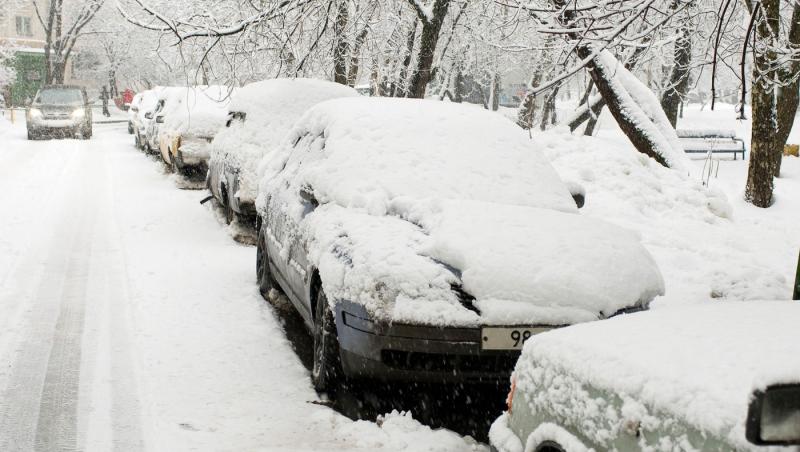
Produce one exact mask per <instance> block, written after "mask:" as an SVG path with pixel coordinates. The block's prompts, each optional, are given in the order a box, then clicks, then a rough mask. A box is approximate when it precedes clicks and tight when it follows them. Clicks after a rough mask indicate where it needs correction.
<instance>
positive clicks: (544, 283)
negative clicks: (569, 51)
mask: <svg viewBox="0 0 800 452" xmlns="http://www.w3.org/2000/svg"><path fill="white" fill-rule="evenodd" d="M256 207H257V210H258V214H259V216H260V221H259V222H260V227H259V238H258V261H257V265H258V267H257V271H258V278H259V284H260V288H261V291H262V293H267V292H268V291H269V289H270V288H271V287H273V286H274V285H275V284H278V285H280V287H281V288H283V290H284V292H285V293H286V294H287V295H288V297H289V299H290V300H291V301H292V302H293V304H294V305H295V307H296V308H297V310H298V311H299V312H300V314H301V315H302V316H303V318H304V320H305V322H306V324H307V326H308V327H309V328H310V329H311V330H312V332H313V334H314V370H313V372H312V375H313V380H314V383H315V385H316V386H317V388H318V389H324V388H325V387H327V386H328V385H329V384H330V382H331V380H332V379H334V380H335V379H336V378H338V377H339V376H341V372H343V373H344V374H345V375H347V376H355V377H379V378H390V379H409V380H414V381H420V380H429V381H431V380H432V381H498V379H499V380H501V381H502V380H505V381H508V376H509V375H510V372H511V369H512V368H513V365H514V363H515V362H516V359H517V357H518V355H519V350H520V349H521V348H522V344H523V343H524V341H525V340H526V339H528V338H529V337H530V336H532V335H535V334H537V333H539V332H542V331H546V330H548V329H551V328H554V327H557V326H563V325H569V324H573V323H578V322H586V321H592V320H598V319H603V318H607V317H611V316H614V315H615V314H618V313H621V312H626V311H630V310H641V309H644V308H646V307H647V305H648V303H649V302H650V301H651V300H652V299H653V298H654V297H655V296H657V295H659V294H661V293H663V291H664V285H663V280H662V277H661V274H660V272H659V270H658V268H657V266H656V264H655V262H654V261H653V259H652V257H651V256H650V254H649V253H648V252H647V251H646V250H645V249H644V247H643V246H642V245H641V244H640V242H639V238H638V236H637V235H636V234H634V233H632V232H630V231H627V230H624V229H622V228H619V227H617V226H614V225H611V224H608V223H605V222H602V221H598V220H593V219H591V218H587V217H585V216H583V215H579V214H578V209H577V207H576V203H575V201H574V200H573V198H572V197H571V195H570V192H569V190H568V189H567V188H566V186H565V185H564V183H563V182H562V181H561V180H560V179H559V177H558V175H557V174H556V172H555V170H554V169H553V168H552V167H551V166H550V164H549V162H548V161H547V160H546V159H545V157H544V156H543V155H542V153H541V152H540V151H539V150H538V149H537V148H536V143H535V142H533V141H531V140H530V139H529V138H528V136H527V134H526V133H525V132H524V131H522V130H521V129H520V128H518V127H517V126H516V125H515V124H513V123H512V122H510V121H509V120H507V119H506V118H504V117H502V116H500V115H498V114H496V113H492V112H489V111H485V110H482V109H480V108H477V107H474V106H466V105H460V104H450V103H443V102H435V101H419V100H409V99H386V98H345V99H336V100H330V101H326V102H323V103H320V104H318V105H317V106H315V107H313V108H312V109H310V110H309V111H308V112H307V113H306V114H305V115H304V116H303V117H302V118H301V119H300V120H299V121H298V123H297V124H296V125H295V127H294V129H293V130H292V131H291V132H290V133H289V134H288V135H287V137H286V138H285V139H284V141H283V143H282V145H281V148H280V149H279V150H278V151H277V152H276V153H275V154H274V156H273V158H271V159H270V160H269V161H267V162H265V165H264V171H263V179H262V181H261V185H260V187H259V197H258V199H257V202H256Z"/></svg>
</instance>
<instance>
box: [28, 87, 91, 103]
mask: <svg viewBox="0 0 800 452" xmlns="http://www.w3.org/2000/svg"><path fill="white" fill-rule="evenodd" d="M35 103H37V104H43V105H78V104H82V103H83V95H82V94H81V90H79V89H77V88H48V89H43V90H41V91H39V95H38V96H36V102H35Z"/></svg>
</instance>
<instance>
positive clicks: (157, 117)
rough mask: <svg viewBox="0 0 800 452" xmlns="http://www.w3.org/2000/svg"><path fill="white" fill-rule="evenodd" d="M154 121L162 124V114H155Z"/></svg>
mask: <svg viewBox="0 0 800 452" xmlns="http://www.w3.org/2000/svg"><path fill="white" fill-rule="evenodd" d="M156 123H158V124H163V123H164V116H163V115H158V116H156Z"/></svg>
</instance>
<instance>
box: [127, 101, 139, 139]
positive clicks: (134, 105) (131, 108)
mask: <svg viewBox="0 0 800 452" xmlns="http://www.w3.org/2000/svg"><path fill="white" fill-rule="evenodd" d="M141 102H142V93H137V94H136V95H134V96H133V99H131V101H130V103H129V104H128V108H126V110H128V133H129V134H130V135H133V131H134V124H133V123H134V117H135V116H136V114H137V113H138V112H139V104H140V103H141Z"/></svg>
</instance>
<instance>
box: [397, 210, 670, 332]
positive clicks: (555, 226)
mask: <svg viewBox="0 0 800 452" xmlns="http://www.w3.org/2000/svg"><path fill="white" fill-rule="evenodd" d="M394 204H395V206H394V207H395V209H396V212H397V213H398V214H400V215H401V216H403V217H405V218H406V219H408V220H409V221H412V222H414V223H416V224H419V225H420V226H422V228H423V229H425V230H426V231H427V232H428V234H429V236H430V241H429V242H428V244H427V246H426V249H423V250H422V252H423V253H424V254H426V255H428V256H430V257H431V258H433V259H436V260H437V261H440V262H443V263H446V264H447V265H449V266H451V267H453V268H455V269H457V270H459V271H460V273H461V281H462V286H463V288H464V290H466V292H468V293H469V294H471V295H472V296H474V297H475V299H476V300H475V302H474V304H475V306H476V307H477V308H478V309H479V310H480V312H481V318H482V320H483V322H484V323H488V324H509V325H510V324H520V323H531V324H535V323H545V324H567V323H575V322H583V321H589V320H595V319H598V318H601V317H607V316H609V315H612V314H614V313H615V312H617V311H619V310H620V309H624V308H627V307H631V306H635V305H646V304H647V303H648V302H649V301H650V300H652V299H653V298H654V297H655V296H657V295H661V294H663V293H664V281H663V278H662V277H661V273H660V271H659V269H658V266H657V265H656V263H655V261H654V260H653V258H652V257H651V256H650V254H649V253H648V252H647V250H645V248H644V247H643V246H642V245H641V243H640V242H639V238H638V236H637V235H636V234H634V233H633V232H631V231H628V230H625V229H623V228H620V227H618V226H615V225H612V224H610V223H606V222H603V221H599V220H595V219H592V218H587V217H584V216H581V215H577V214H570V213H564V212H558V211H554V210H549V209H539V208H533V207H524V206H512V205H502V204H494V203H485V202H476V201H433V202H428V203H423V204H416V205H413V206H408V207H405V206H403V202H402V200H398V201H396V202H395V203H394Z"/></svg>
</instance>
